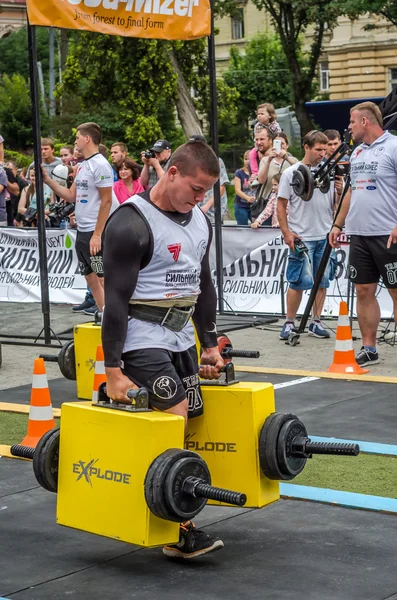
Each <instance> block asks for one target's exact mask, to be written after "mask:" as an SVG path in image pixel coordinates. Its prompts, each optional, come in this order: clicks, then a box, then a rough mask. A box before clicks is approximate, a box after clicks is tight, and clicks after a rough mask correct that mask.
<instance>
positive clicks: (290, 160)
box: [258, 132, 298, 198]
mask: <svg viewBox="0 0 397 600" xmlns="http://www.w3.org/2000/svg"><path fill="white" fill-rule="evenodd" d="M277 141H278V144H275V142H277ZM276 145H277V146H278V147H280V150H278V149H277V148H276V147H275V146H276ZM297 162H298V159H297V158H295V157H294V156H292V154H290V153H289V152H288V138H287V136H286V134H285V133H283V132H281V133H278V134H277V135H276V137H275V138H274V139H273V145H272V147H271V148H270V149H269V150H268V152H267V154H266V156H264V157H263V158H262V160H261V162H260V166H259V174H258V181H259V183H260V184H262V186H263V187H262V189H261V190H260V192H259V193H260V195H261V196H262V197H263V198H268V196H269V194H270V193H271V191H272V179H273V177H274V175H276V174H277V173H280V174H281V173H283V172H284V171H285V170H286V169H288V167H290V166H291V165H294V164H295V163H297Z"/></svg>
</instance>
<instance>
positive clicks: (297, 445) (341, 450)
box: [292, 437, 360, 456]
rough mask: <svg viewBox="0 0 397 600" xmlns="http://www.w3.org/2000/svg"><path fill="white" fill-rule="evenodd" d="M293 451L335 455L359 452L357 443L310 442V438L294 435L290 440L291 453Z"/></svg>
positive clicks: (355, 454) (356, 453) (353, 454)
mask: <svg viewBox="0 0 397 600" xmlns="http://www.w3.org/2000/svg"><path fill="white" fill-rule="evenodd" d="M294 451H296V452H297V454H298V453H299V455H300V453H302V452H303V453H305V454H333V455H337V456H357V455H358V454H359V453H360V446H359V445H358V444H344V443H340V442H312V440H311V439H310V438H304V437H296V438H295V439H294V440H293V441H292V454H294Z"/></svg>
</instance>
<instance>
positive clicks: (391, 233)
mask: <svg viewBox="0 0 397 600" xmlns="http://www.w3.org/2000/svg"><path fill="white" fill-rule="evenodd" d="M349 131H350V133H351V134H352V136H353V139H354V142H355V143H356V144H359V145H358V146H357V147H356V149H355V150H354V151H353V153H352V155H351V158H350V177H351V188H350V190H349V192H348V193H347V195H346V197H345V198H344V200H343V204H342V206H341V210H340V213H339V215H338V217H337V219H336V220H335V223H334V226H333V228H332V231H331V233H330V236H329V239H330V244H331V246H333V247H338V243H337V238H338V236H339V234H340V231H341V229H342V227H343V224H344V222H345V219H346V233H347V234H349V235H350V256H349V262H350V265H349V276H350V279H351V281H352V282H353V283H354V284H355V290H356V293H357V316H358V324H359V327H360V331H361V335H362V343H363V345H362V348H361V350H360V351H359V353H358V354H357V356H356V360H357V362H358V364H359V365H360V366H361V367H364V366H366V365H375V364H377V363H378V362H379V354H378V352H377V349H376V338H377V331H378V327H379V322H380V317H381V313H380V308H379V303H378V300H377V299H376V295H377V287H378V282H379V278H380V277H382V280H383V285H384V286H385V287H386V288H387V291H388V292H389V294H390V296H391V298H392V301H393V308H394V311H393V312H394V320H395V321H396V320H397V245H396V244H397V204H396V189H397V137H395V136H394V135H391V134H390V133H389V132H388V131H384V130H383V119H382V113H381V112H380V110H379V107H378V106H376V104H374V103H373V102H362V103H361V104H357V105H356V106H354V107H353V108H352V109H351V110H350V124H349Z"/></svg>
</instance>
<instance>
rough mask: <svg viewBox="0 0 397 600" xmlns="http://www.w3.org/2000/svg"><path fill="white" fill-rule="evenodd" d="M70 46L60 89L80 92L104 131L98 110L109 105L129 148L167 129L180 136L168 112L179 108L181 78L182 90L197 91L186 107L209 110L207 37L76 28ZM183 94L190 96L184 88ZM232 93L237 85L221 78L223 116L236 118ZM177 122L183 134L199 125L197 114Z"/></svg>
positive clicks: (82, 105)
mask: <svg viewBox="0 0 397 600" xmlns="http://www.w3.org/2000/svg"><path fill="white" fill-rule="evenodd" d="M69 50H70V53H69V57H68V60H67V63H66V70H65V72H64V77H63V84H62V86H60V87H59V88H58V94H59V95H63V94H64V93H66V92H67V93H68V94H74V95H76V96H78V98H79V103H80V106H79V110H80V109H82V110H83V111H85V112H91V113H93V112H96V114H97V119H96V120H98V122H99V123H100V124H101V125H102V126H103V127H104V129H105V135H108V131H107V130H106V127H105V123H103V122H102V119H101V116H102V115H103V111H107V114H108V113H109V108H110V107H111V110H112V111H113V114H114V118H115V120H116V121H117V122H122V123H123V124H124V135H123V138H124V139H125V140H126V141H127V142H128V144H129V146H131V147H133V148H136V149H139V148H142V147H146V146H147V144H149V143H153V139H155V138H156V137H161V136H162V135H165V133H166V132H167V130H168V131H170V134H173V135H175V136H176V138H178V137H179V138H180V135H179V133H178V131H177V129H175V127H174V128H172V127H171V117H172V119H173V120H174V121H175V115H176V109H178V112H179V110H180V106H178V99H179V95H180V93H181V91H180V90H181V86H180V84H181V80H183V84H184V89H185V92H186V90H190V88H192V87H193V88H195V89H196V90H197V92H198V98H197V100H196V101H195V103H192V104H191V107H190V108H189V107H187V110H188V111H189V110H190V111H192V110H193V111H194V110H195V108H198V109H199V110H200V111H201V112H202V113H204V114H205V112H207V110H208V104H209V103H208V101H207V95H208V93H207V91H206V90H208V69H207V66H206V65H207V63H206V48H205V40H195V41H190V42H181V41H176V42H168V41H162V40H147V39H141V38H121V37H115V36H104V35H101V34H95V33H85V32H80V33H79V34H78V35H77V36H76V37H75V39H72V40H71V41H70V44H69ZM175 64H176V65H177V67H178V76H177V74H176V70H175ZM177 79H179V83H178V81H177ZM185 95H186V97H187V96H189V94H188V92H186V93H185ZM236 97H237V96H236V92H235V90H231V89H229V88H228V87H227V86H226V85H222V84H221V86H220V95H219V110H220V118H221V119H222V117H223V116H224V115H226V114H228V115H229V116H231V118H235V117H233V111H234V108H233V107H234V105H235V100H236ZM165 107H166V111H165V110H164V108H165ZM181 124H182V126H183V127H184V132H185V136H189V135H190V134H191V133H192V132H197V128H198V127H200V121H199V119H198V117H197V116H195V118H194V119H193V121H192V122H190V124H189V125H188V126H186V124H185V123H184V122H182V119H181ZM172 129H173V130H172ZM170 141H171V140H170Z"/></svg>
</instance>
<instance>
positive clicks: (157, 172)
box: [141, 140, 171, 188]
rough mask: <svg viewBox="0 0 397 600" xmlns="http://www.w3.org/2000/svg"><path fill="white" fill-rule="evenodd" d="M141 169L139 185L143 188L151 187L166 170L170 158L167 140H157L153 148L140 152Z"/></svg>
mask: <svg viewBox="0 0 397 600" xmlns="http://www.w3.org/2000/svg"><path fill="white" fill-rule="evenodd" d="M141 158H142V162H143V169H142V173H141V183H142V185H143V187H145V188H151V187H153V186H154V185H155V184H156V183H157V182H158V180H159V179H160V177H162V176H163V175H164V173H165V172H166V170H167V169H168V164H169V162H170V158H171V144H170V143H169V142H168V141H167V140H157V142H156V143H155V144H154V146H153V148H150V150H146V151H145V152H141Z"/></svg>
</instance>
